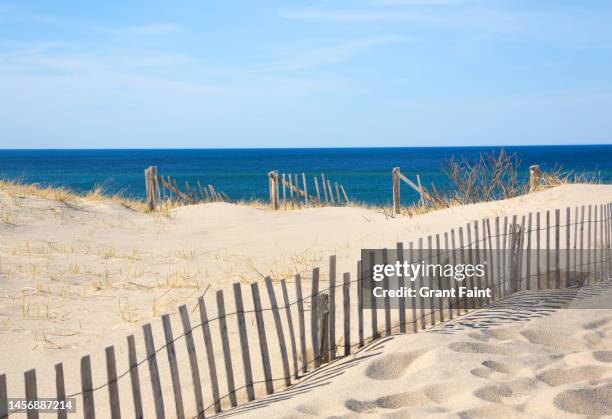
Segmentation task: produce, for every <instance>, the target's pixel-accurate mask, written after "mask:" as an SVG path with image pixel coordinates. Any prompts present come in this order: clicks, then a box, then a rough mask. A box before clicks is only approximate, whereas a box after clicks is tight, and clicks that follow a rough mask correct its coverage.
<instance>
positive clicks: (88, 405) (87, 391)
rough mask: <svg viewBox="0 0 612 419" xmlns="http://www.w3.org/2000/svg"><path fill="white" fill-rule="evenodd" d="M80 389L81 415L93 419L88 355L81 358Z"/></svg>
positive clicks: (93, 411)
mask: <svg viewBox="0 0 612 419" xmlns="http://www.w3.org/2000/svg"><path fill="white" fill-rule="evenodd" d="M26 374H27V373H26ZM158 378H159V376H158ZM27 381H28V380H27V378H26V386H27ZM81 391H82V392H83V417H84V418H85V419H94V418H95V417H96V411H95V410H96V409H95V406H94V395H93V384H92V380H91V358H90V357H89V355H86V356H84V357H83V358H81ZM26 393H27V390H26ZM27 397H28V396H27V394H26V398H27ZM34 399H36V394H34ZM28 416H29V412H28ZM37 416H38V415H37ZM37 416H36V417H37ZM158 417H159V416H158ZM162 417H163V414H162Z"/></svg>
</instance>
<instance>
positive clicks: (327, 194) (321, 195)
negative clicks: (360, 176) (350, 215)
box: [268, 170, 350, 210]
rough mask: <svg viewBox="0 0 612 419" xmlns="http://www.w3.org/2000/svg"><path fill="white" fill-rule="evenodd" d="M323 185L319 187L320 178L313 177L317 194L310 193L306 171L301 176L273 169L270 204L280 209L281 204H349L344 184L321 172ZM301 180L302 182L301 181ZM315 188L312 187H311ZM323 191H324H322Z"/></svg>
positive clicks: (270, 179) (286, 205)
mask: <svg viewBox="0 0 612 419" xmlns="http://www.w3.org/2000/svg"><path fill="white" fill-rule="evenodd" d="M320 181H321V187H320V188H319V178H318V177H317V176H314V177H313V183H312V184H313V185H314V192H315V194H314V195H312V194H309V193H308V179H307V176H306V174H305V173H302V174H301V176H298V175H297V174H293V175H292V174H285V173H282V174H279V173H278V171H276V170H273V171H271V172H269V173H268V183H269V190H270V205H271V206H272V209H275V210H276V209H279V208H280V207H281V206H283V207H285V208H286V207H288V206H291V208H295V207H297V208H300V207H302V206H309V205H311V206H318V205H345V206H346V205H349V204H350V201H349V197H348V194H347V193H346V190H345V189H344V186H343V185H342V184H339V183H338V182H335V181H334V182H333V185H334V188H332V182H331V180H330V179H329V178H328V179H325V173H321V178H320ZM300 182H301V183H300ZM310 190H311V191H312V190H313V189H312V188H311V189H310ZM321 191H322V192H321Z"/></svg>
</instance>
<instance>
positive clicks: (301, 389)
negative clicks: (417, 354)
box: [208, 336, 396, 418]
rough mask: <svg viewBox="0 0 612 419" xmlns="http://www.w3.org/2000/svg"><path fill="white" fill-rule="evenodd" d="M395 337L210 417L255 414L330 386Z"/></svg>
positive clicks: (376, 353) (383, 339)
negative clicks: (275, 391)
mask: <svg viewBox="0 0 612 419" xmlns="http://www.w3.org/2000/svg"><path fill="white" fill-rule="evenodd" d="M395 337H396V336H387V337H384V338H382V339H379V340H375V341H372V342H370V343H369V344H368V345H366V346H364V347H363V348H361V349H360V350H359V351H357V352H355V353H353V354H351V355H349V356H345V357H343V358H337V359H336V361H334V362H331V363H329V364H327V365H325V366H322V367H321V368H319V369H316V370H314V371H312V372H310V373H309V374H308V375H307V376H305V377H304V378H303V379H302V380H301V381H300V382H298V383H296V384H294V385H292V386H291V387H288V388H286V389H284V390H281V391H279V392H277V393H274V394H271V395H269V396H267V397H264V398H262V399H257V400H253V401H251V402H249V403H247V404H243V405H240V406H237V407H235V408H233V409H231V410H226V411H224V412H221V413H218V414H217V415H214V416H208V417H214V418H229V417H235V416H238V415H246V414H248V413H249V412H253V411H255V410H257V409H261V408H264V407H268V406H270V405H272V404H273V403H277V402H281V401H285V400H290V399H292V398H294V397H296V396H299V395H301V394H305V393H308V392H310V391H312V390H313V389H315V388H319V387H323V386H326V385H329V384H330V383H331V380H332V379H334V378H336V377H339V376H341V375H343V374H344V373H345V372H346V371H347V370H349V369H350V368H353V367H355V366H357V365H359V364H361V363H362V362H364V361H367V360H369V359H370V358H373V357H376V356H378V355H380V354H381V353H382V349H383V348H384V346H385V343H386V342H389V341H391V340H393V339H395Z"/></svg>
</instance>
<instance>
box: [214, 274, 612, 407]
mask: <svg viewBox="0 0 612 419" xmlns="http://www.w3.org/2000/svg"><path fill="white" fill-rule="evenodd" d="M589 291H592V292H595V293H597V294H599V295H601V296H602V297H604V298H608V299H609V298H612V281H608V282H607V283H605V284H603V285H601V286H593V287H589ZM543 294H544V295H546V297H545V298H543V299H542V298H541V296H542V295H543ZM538 295H539V296H540V298H541V299H540V302H541V303H540V304H541V307H544V306H546V307H550V303H551V302H553V301H559V298H558V295H560V293H555V292H544V293H542V292H539V293H538V292H522V293H520V294H518V295H515V296H513V297H511V298H510V300H511V302H512V304H510V301H505V302H503V303H497V304H494V305H492V306H491V307H488V308H486V309H482V310H478V311H474V312H472V313H470V314H468V315H466V316H464V317H463V318H462V319H459V320H452V321H450V322H448V323H446V324H444V325H440V326H436V327H434V328H431V329H429V330H426V331H423V332H420V333H418V334H416V335H399V336H391V337H388V338H382V339H381V340H379V341H377V342H374V343H372V344H370V345H369V346H368V347H366V348H364V349H363V350H361V351H360V352H359V353H357V354H355V355H352V356H350V357H348V358H345V359H343V360H341V361H339V362H336V363H334V364H331V365H329V366H327V367H325V368H323V369H321V370H319V371H318V372H316V373H315V374H313V375H312V376H310V377H308V378H307V379H305V380H304V382H302V383H300V384H298V385H295V386H294V387H292V388H291V389H288V390H286V391H284V392H281V393H279V394H278V395H274V396H271V397H269V398H265V399H263V400H260V401H257V402H254V403H251V404H247V405H245V406H241V407H239V408H237V409H236V410H235V411H233V412H230V414H228V415H225V416H230V415H235V414H243V415H248V417H250V418H270V417H276V418H310V417H330V416H333V417H338V418H340V417H360V416H362V415H372V416H377V417H388V418H413V417H414V418H420V417H439V418H450V417H453V418H456V417H459V418H480V417H482V418H485V417H501V418H514V417H542V418H548V417H557V418H561V417H568V418H573V417H585V416H589V417H596V416H610V415H612V311H611V310H609V309H608V310H598V309H587V308H586V307H588V306H589V305H590V304H591V303H592V302H591V301H589V300H580V301H578V302H576V301H573V302H571V303H570V304H569V305H563V308H562V309H553V310H547V311H546V312H545V313H543V312H542V311H538V310H535V309H534V307H529V308H522V309H521V308H520V306H521V305H522V304H521V303H523V305H524V303H526V302H528V301H532V299H533V297H535V296H538ZM511 306H513V307H514V308H513V309H509V307H511ZM559 306H561V305H559ZM569 307H573V308H571V309H569Z"/></svg>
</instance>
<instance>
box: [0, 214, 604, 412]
mask: <svg viewBox="0 0 612 419" xmlns="http://www.w3.org/2000/svg"><path fill="white" fill-rule="evenodd" d="M611 213H612V204H605V205H588V206H580V207H578V206H576V207H575V208H574V210H573V216H572V209H571V208H566V209H565V211H561V210H559V209H556V210H554V211H552V212H551V211H546V212H545V213H543V214H542V213H540V212H536V213H535V214H532V213H529V214H527V216H524V215H523V216H520V218H519V217H518V216H511V217H503V218H500V217H496V218H495V219H483V220H475V221H473V222H471V223H467V224H466V225H465V226H459V227H458V228H457V229H451V230H450V231H448V232H445V233H443V234H435V235H430V236H428V237H426V238H423V239H419V240H418V241H417V242H416V246H415V243H414V242H410V243H409V245H408V247H407V255H408V258H409V259H410V260H411V261H422V260H424V259H428V260H451V261H452V263H453V264H456V263H466V262H467V261H471V260H472V258H484V259H486V261H487V262H488V263H487V270H488V273H489V275H487V276H486V277H485V281H487V283H485V284H481V283H479V281H480V280H477V281H472V280H469V281H468V283H467V284H466V286H469V287H474V286H479V287H481V288H482V287H489V288H491V289H492V295H491V297H490V298H488V297H482V298H479V299H471V300H470V301H466V300H463V301H461V299H460V298H458V297H454V298H452V297H448V298H437V297H431V298H430V299H429V301H427V300H426V299H424V298H423V297H420V298H415V299H408V300H403V299H402V300H400V304H399V307H397V308H391V307H390V304H389V303H388V301H387V300H385V301H384V307H377V308H376V309H371V310H365V309H364V307H363V301H362V298H361V296H362V294H363V289H362V287H363V278H362V276H361V273H360V271H361V269H360V266H361V263H362V261H359V262H357V274H356V275H355V276H354V277H353V279H351V274H350V273H349V272H345V273H343V274H342V278H341V280H339V279H338V278H337V272H336V270H337V269H336V258H335V256H332V257H331V258H330V260H329V268H328V269H327V282H326V283H324V285H325V286H324V287H321V283H320V277H321V272H320V269H319V268H314V269H313V271H312V276H311V278H310V281H311V283H310V287H309V288H310V290H309V295H308V296H304V294H305V293H304V289H303V287H302V278H301V277H300V275H296V276H295V278H294V287H295V294H294V295H295V299H294V300H292V301H290V298H289V290H288V284H287V282H286V281H285V280H282V281H280V283H279V284H274V283H273V281H272V280H271V279H270V278H266V279H265V287H266V292H267V295H268V298H267V300H268V302H269V304H268V306H267V307H264V305H263V304H262V298H261V294H260V290H259V286H260V284H258V283H252V284H250V291H251V292H250V293H251V299H252V306H251V307H252V308H250V309H247V308H245V300H244V299H243V294H242V285H241V284H240V283H236V284H234V285H233V299H234V307H235V311H233V312H230V313H227V312H226V309H225V299H224V291H223V290H219V291H217V292H216V305H217V311H216V313H217V314H216V316H215V317H212V318H211V317H209V314H208V308H207V306H206V304H205V300H204V298H200V299H199V300H198V304H197V307H196V308H197V311H195V312H196V313H197V314H199V316H198V319H197V321H196V324H195V325H192V320H193V319H191V313H190V312H189V310H188V309H187V307H186V306H184V305H183V306H181V307H179V309H178V312H179V315H180V320H181V325H182V333H181V334H180V335H179V336H178V337H174V334H173V330H172V327H171V321H170V320H171V317H170V316H169V315H164V316H163V317H162V327H163V336H164V343H163V344H161V345H157V346H156V344H155V342H154V339H153V328H152V325H151V324H146V325H144V326H143V336H144V343H145V350H146V357H144V358H142V359H141V360H140V361H139V360H138V357H137V352H136V344H135V337H134V336H133V335H131V336H128V337H127V347H128V365H129V369H128V370H127V371H122V373H121V374H118V371H117V363H116V353H115V348H114V347H112V346H111V347H108V348H106V350H105V355H106V372H107V373H106V377H107V379H106V380H105V382H103V383H100V384H98V385H96V386H94V384H93V380H92V368H93V366H92V361H91V358H90V356H89V355H87V356H84V357H83V358H82V360H81V365H80V373H81V374H80V383H81V391H79V392H77V393H76V394H66V391H65V388H66V386H65V379H66V377H65V376H64V369H63V365H62V364H57V365H56V366H55V382H56V386H55V387H56V395H55V397H57V400H60V401H62V400H65V399H67V398H69V397H77V398H78V399H77V400H78V401H79V412H82V413H83V416H84V417H85V418H88V419H89V418H94V417H95V416H96V412H98V411H99V410H100V407H101V406H100V402H99V399H100V397H98V400H96V398H97V397H96V396H97V395H98V394H99V392H103V391H104V392H107V393H108V395H107V397H104V399H105V400H107V403H108V406H107V408H106V409H104V411H105V412H110V413H109V414H108V415H109V416H110V417H111V418H113V419H114V418H120V417H121V416H122V415H123V416H126V417H128V416H129V417H131V416H134V417H136V418H142V417H145V416H146V417H157V418H164V417H166V415H169V416H175V417H178V418H184V417H200V418H202V417H205V415H206V416H210V415H214V414H216V413H219V412H221V411H223V410H230V409H233V408H234V407H235V406H237V405H238V404H241V403H248V402H249V401H252V400H254V399H256V398H257V397H263V396H265V394H272V393H275V392H278V391H282V390H283V389H284V388H286V387H289V386H291V385H292V384H293V383H296V382H298V381H299V380H300V379H301V378H302V377H304V376H305V375H307V374H309V372H311V371H312V370H313V369H316V368H319V367H320V366H322V365H325V364H326V363H328V362H334V361H335V360H336V359H338V358H341V357H346V356H350V355H351V354H352V353H354V352H355V351H357V350H359V348H361V347H363V346H364V345H366V344H367V343H368V341H371V340H375V339H377V338H379V337H381V336H387V335H391V334H393V333H397V332H399V333H406V332H407V327H406V326H407V325H411V328H410V331H411V332H413V333H417V332H418V331H419V329H425V328H427V327H430V326H434V325H436V324H439V323H442V322H445V321H447V320H449V319H453V318H455V317H457V316H460V315H462V314H464V313H467V312H468V311H470V310H473V309H476V308H480V307H483V306H485V305H487V304H491V303H493V302H495V301H499V300H501V299H504V298H506V297H508V296H510V295H512V294H514V293H516V292H519V291H523V290H534V289H535V290H545V289H557V288H564V287H568V286H571V285H574V284H575V283H578V282H579V283H581V284H585V283H590V281H599V280H602V279H607V278H610V275H611V272H612V263H611V256H612V254H611V244H612V222H611ZM585 214H586V218H585ZM551 215H554V217H553V216H551ZM544 217H545V220H546V223H545V225H544V223H543V219H544ZM551 236H552V240H553V241H554V243H552V241H551ZM572 237H573V240H572ZM543 239H544V240H545V241H544V240H543ZM497 249H505V250H506V251H504V252H498V253H497V254H496V255H495V256H494V255H493V251H494V250H497ZM561 249H570V250H573V253H571V254H570V253H567V254H566V255H565V258H562V257H561V256H560V252H561ZM397 250H398V253H397V254H398V257H403V256H404V254H405V253H406V252H405V251H406V248H404V245H403V243H397ZM531 251H534V252H533V254H534V255H535V257H536V261H534V260H533V258H532V252H531ZM540 251H546V252H545V253H543V255H544V258H545V260H540ZM424 253H427V254H424ZM570 255H571V257H570ZM372 257H374V256H372ZM386 257H387V252H386V251H385V252H383V258H386ZM562 261H564V262H565V263H564V265H563V266H562V263H561V262H562ZM576 278H578V279H576ZM438 279H439V278H438ZM397 280H398V281H399V284H400V285H403V284H404V278H397ZM428 280H429V281H430V284H429V285H430V286H431V285H433V284H432V283H431V281H432V279H431V278H430V279H428ZM577 281H578V282H577ZM422 285H428V284H422V283H420V284H417V286H422ZM456 285H457V284H454V286H456ZM279 286H280V292H279ZM278 295H280V296H282V299H279V297H278ZM355 297H356V298H357V300H356V302H355V300H353V298H355ZM308 306H309V307H308ZM374 307H376V305H374ZM308 310H310V328H308V327H307V322H306V313H307V311H308ZM368 311H369V320H368V319H367V317H368V316H366V313H368ZM270 313H271V315H272V320H273V323H274V327H273V328H268V327H267V326H266V323H265V317H264V314H268V315H269V314H270ZM354 314H356V316H355V315H354ZM379 314H384V325H383V327H379V323H378V322H379V318H378V316H379ZM246 315H249V316H251V315H252V316H254V317H255V318H254V324H255V326H256V335H255V336H256V337H257V345H256V346H255V348H253V347H252V346H251V344H252V342H249V340H250V339H252V338H253V337H254V335H253V334H252V333H249V330H253V333H254V332H255V330H254V328H253V327H252V326H250V324H249V323H247V321H246V320H245V316H246ZM283 317H285V319H284V320H283ZM268 320H269V317H268ZM366 322H368V323H369V325H370V328H371V333H370V334H369V335H370V336H369V337H368V336H367V334H368V333H367V332H366ZM233 324H235V325H236V327H237V332H238V335H239V343H240V344H239V347H235V348H232V346H231V342H230V339H229V337H228V336H229V335H228V333H229V328H230V327H231V325H233ZM296 324H297V327H295V326H296ZM213 325H214V326H215V327H216V330H218V332H219V338H220V341H221V346H222V354H223V360H222V363H223V366H224V372H225V380H224V383H223V387H224V388H225V389H227V392H225V393H224V394H223V395H221V391H220V380H219V375H218V373H219V370H218V368H217V359H215V352H214V350H213V349H214V348H213V344H212V337H211V326H213ZM197 329H201V330H202V335H199V334H198V335H196V333H195V332H196V331H197ZM338 330H340V333H337V331H338ZM271 331H273V332H272V334H271V335H268V333H270V332H271ZM355 332H357V333H356V334H355ZM308 335H310V336H308ZM198 336H201V337H198ZM199 339H203V345H204V348H205V352H206V363H207V368H206V369H207V370H208V373H209V377H208V379H206V378H205V377H204V376H202V375H201V374H200V371H201V369H200V362H201V361H203V359H204V358H203V354H201V353H198V351H197V347H200V346H199V345H196V344H195V342H196V340H199ZM269 339H270V340H269ZM181 340H182V341H183V342H184V343H180V341H181ZM287 341H289V345H287ZM270 342H277V343H278V348H276V345H274V346H270ZM179 344H180V345H185V347H186V352H187V354H188V360H183V361H182V362H179V360H178V357H177V348H178V345H179ZM257 347H258V349H257ZM276 350H278V351H279V353H278V355H279V356H278V357H277V358H278V359H279V360H280V361H279V362H280V365H276V364H274V365H273V364H272V362H271V361H272V360H273V359H276V358H275V357H273V356H271V355H272V351H276ZM162 351H165V352H166V358H167V361H168V365H167V368H166V370H169V374H167V375H169V376H170V380H171V383H172V390H171V393H170V394H168V392H164V391H162V388H163V383H162V380H164V379H166V380H167V379H168V377H167V375H166V376H163V375H162V374H160V367H161V366H162V363H163V362H164V361H163V359H162V358H161V353H162ZM257 353H259V357H260V359H259V360H258V359H257ZM274 353H276V352H274ZM238 358H240V359H241V360H242V362H241V364H242V369H243V374H242V375H241V374H240V373H239V372H238V370H237V369H235V368H234V366H235V365H237V364H235V360H236V359H238ZM186 362H188V363H189V371H190V376H191V379H190V381H191V384H192V385H191V386H189V385H188V384H185V380H189V376H187V377H186V376H182V377H181V376H180V371H179V367H180V366H181V365H185V363H186ZM145 363H146V364H147V366H148V377H149V380H148V381H149V382H148V383H146V385H147V386H151V392H152V394H153V401H152V402H151V403H152V404H151V405H147V404H145V403H143V397H142V388H141V379H140V376H141V373H144V372H146V371H144V364H145ZM97 367H99V368H102V367H101V366H97ZM164 367H166V366H165V365H164ZM274 370H277V371H279V372H281V371H282V373H281V374H280V375H276V376H275V375H274V374H273V372H274ZM257 372H260V373H261V374H260V375H258V376H256V375H255V374H256V373H257ZM127 375H129V377H130V381H129V382H128V381H127V379H125V378H124V377H126V376H127ZM241 376H242V378H240V377H241ZM70 378H72V377H70ZM237 378H240V382H241V383H244V385H240V386H236V384H235V380H236V379H237ZM24 381H25V389H24V390H25V391H24V394H25V397H26V398H27V399H28V400H35V399H36V398H37V397H38V396H40V395H39V394H38V393H37V384H36V383H37V374H36V371H35V370H29V371H27V372H26V373H25V375H24ZM279 382H280V385H279V384H278V383H279ZM8 384H10V383H7V380H6V377H5V375H2V374H0V418H3V417H7V416H8V415H9V413H10V414H12V412H8V409H7V397H8V396H7V394H8V393H7V386H8ZM143 384H145V383H143ZM185 388H190V389H191V390H190V391H189V392H186V393H183V389H185ZM128 389H129V391H128ZM15 393H16V392H15V391H12V392H11V394H13V395H14V394H15ZM206 394H208V396H206ZM128 398H129V400H127V399H128ZM192 398H193V399H192ZM170 400H171V401H172V402H173V405H172V406H168V404H167V403H168V402H169V401H170ZM192 400H193V403H191V401H192ZM185 401H190V404H189V405H190V406H195V407H193V410H189V411H188V410H186V409H185V406H186V403H185ZM126 406H131V409H129V410H128V408H126ZM57 416H58V417H59V418H62V417H64V418H65V417H66V414H65V412H58V414H57ZM98 416H100V415H98ZM27 417H28V418H37V417H38V412H37V411H35V410H29V411H27Z"/></svg>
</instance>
